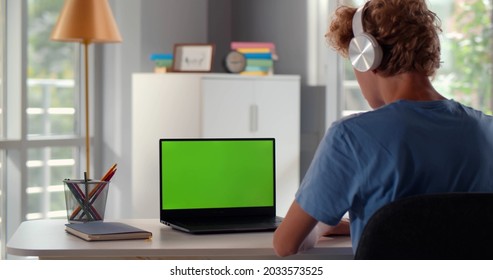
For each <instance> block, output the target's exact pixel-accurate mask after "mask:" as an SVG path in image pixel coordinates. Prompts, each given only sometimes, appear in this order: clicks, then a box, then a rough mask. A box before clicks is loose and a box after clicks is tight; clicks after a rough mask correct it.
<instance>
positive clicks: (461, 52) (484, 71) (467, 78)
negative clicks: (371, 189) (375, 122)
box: [340, 0, 493, 116]
mask: <svg viewBox="0 0 493 280" xmlns="http://www.w3.org/2000/svg"><path fill="white" fill-rule="evenodd" d="M340 2H344V3H345V4H352V3H349V2H357V3H356V4H358V5H361V4H362V3H363V1H361V0H360V1H340ZM428 4H429V8H430V9H431V10H432V11H434V12H436V13H437V15H438V17H439V18H440V19H441V21H442V30H443V32H442V34H441V35H440V41H441V47H442V61H443V63H442V65H441V68H440V69H439V71H438V72H437V75H436V77H435V78H434V79H433V81H432V82H433V85H434V87H435V88H436V89H437V90H438V91H439V92H440V93H441V94H442V95H444V96H445V97H447V98H452V99H454V100H456V101H459V102H462V103H464V104H466V105H468V106H471V107H474V108H476V109H479V110H481V111H483V112H485V113H489V114H492V110H493V97H492V96H493V93H492V83H493V80H492V79H493V73H492V63H493V57H492V55H493V48H492V36H493V33H492V29H491V25H492V19H491V15H492V8H493V4H492V1H491V0H468V1H462V0H454V1H450V0H429V1H428ZM343 65H344V66H343V69H344V82H343V86H342V88H343V99H342V100H343V104H342V115H343V116H344V115H349V114H351V113H354V112H358V111H366V110H369V109H370V108H369V106H368V105H367V103H366V101H365V100H364V98H363V97H362V95H361V92H360V89H359V87H358V83H357V82H356V78H355V77H354V73H353V70H352V67H351V64H350V63H349V62H348V61H347V60H346V61H344V63H343Z"/></svg>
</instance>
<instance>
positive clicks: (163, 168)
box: [159, 138, 282, 233]
mask: <svg viewBox="0 0 493 280" xmlns="http://www.w3.org/2000/svg"><path fill="white" fill-rule="evenodd" d="M159 148H160V149H159V151H160V152H159V154H160V172H159V173H160V220H161V223H164V224H166V225H169V226H171V227H172V228H174V229H178V230H181V231H185V232H189V233H217V232H245V231H272V230H275V229H276V228H277V226H278V225H279V224H280V222H281V221H282V218H281V217H277V216H276V203H275V197H276V189H275V186H276V180H275V177H276V176H275V174H276V170H275V139H273V138H220V139H219V138H215V139H211V138H196V139H190V138H187V139H176V138H172V139H160V143H159Z"/></svg>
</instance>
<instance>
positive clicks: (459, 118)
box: [296, 100, 493, 251]
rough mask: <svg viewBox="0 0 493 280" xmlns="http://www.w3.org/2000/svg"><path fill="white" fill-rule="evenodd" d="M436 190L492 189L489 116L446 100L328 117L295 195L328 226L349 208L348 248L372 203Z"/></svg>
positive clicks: (491, 122) (491, 123)
mask: <svg viewBox="0 0 493 280" xmlns="http://www.w3.org/2000/svg"><path fill="white" fill-rule="evenodd" d="M440 192H493V118H492V117H491V116H487V115H484V114H483V113H481V112H479V111H476V110H474V109H471V108H469V107H466V106H463V105H461V104H460V103H457V102H455V101H453V100H443V101H404V100H400V101H396V102H394V103H391V104H388V105H386V106H384V107H381V108H379V109H377V110H374V111H370V112H366V113H362V114H358V115H354V116H350V117H348V118H345V119H342V120H340V121H338V122H335V123H334V124H333V125H332V126H331V127H330V129H329V130H328V131H327V133H326V135H325V137H324V139H323V140H322V142H321V143H320V145H319V147H318V149H317V152H316V154H315V157H314V159H313V161H312V163H311V165H310V167H309V169H308V171H307V173H306V175H305V177H304V179H303V181H302V183H301V186H300V189H299V190H298V192H297V194H296V201H297V202H298V203H299V204H300V206H301V207H302V208H303V209H304V210H305V211H306V212H307V213H308V214H309V215H311V216H312V217H314V218H315V219H317V220H318V221H321V222H323V223H325V224H328V225H336V224H337V223H338V222H339V221H340V219H341V218H342V217H343V215H344V214H345V213H346V212H348V211H349V217H350V220H351V238H352V243H353V250H354V251H356V248H357V244H358V241H359V238H360V236H361V233H362V231H363V228H364V226H365V225H366V223H367V222H368V219H369V218H370V217H371V216H372V215H373V214H374V213H375V211H376V210H378V209H379V208H380V207H382V206H383V205H385V204H388V203H389V202H392V201H394V200H396V199H398V198H403V197H407V196H411V195H416V194H422V193H440Z"/></svg>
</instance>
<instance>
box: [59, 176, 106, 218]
mask: <svg viewBox="0 0 493 280" xmlns="http://www.w3.org/2000/svg"><path fill="white" fill-rule="evenodd" d="M63 182H64V185H65V204H66V206H67V220H68V222H69V223H85V222H91V221H103V220H104V212H105V208H106V199H107V197H108V189H109V183H110V182H109V181H93V180H69V179H65V180H63Z"/></svg>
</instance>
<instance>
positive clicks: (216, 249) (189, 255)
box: [7, 219, 353, 259]
mask: <svg viewBox="0 0 493 280" xmlns="http://www.w3.org/2000/svg"><path fill="white" fill-rule="evenodd" d="M118 221H120V222H124V223H127V224H129V225H133V226H136V227H140V228H142V229H145V230H148V231H151V232H152V234H153V237H152V239H149V240H121V241H93V242H87V241H84V240H82V239H79V238H77V237H75V236H73V235H70V234H68V233H66V232H65V223H66V220H35V221H27V222H23V223H22V224H21V225H20V226H19V228H18V229H17V230H16V232H15V233H14V235H13V236H12V238H10V240H9V241H8V242H7V253H8V254H12V255H17V256H37V257H39V258H40V259H135V258H142V259H275V258H277V257H276V256H275V254H274V251H273V249H272V234H273V233H272V232H253V233H228V234H207V235H193V234H187V233H183V232H180V231H176V230H173V229H171V228H170V227H168V226H165V225H163V224H161V223H160V222H159V220H155V219H136V220H118ZM291 258H294V259H351V258H353V253H352V248H351V240H350V238H349V237H334V238H323V239H322V240H321V242H320V243H319V244H318V245H317V247H316V248H313V249H311V250H309V251H307V252H305V253H303V254H299V255H296V256H292V257H291Z"/></svg>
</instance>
